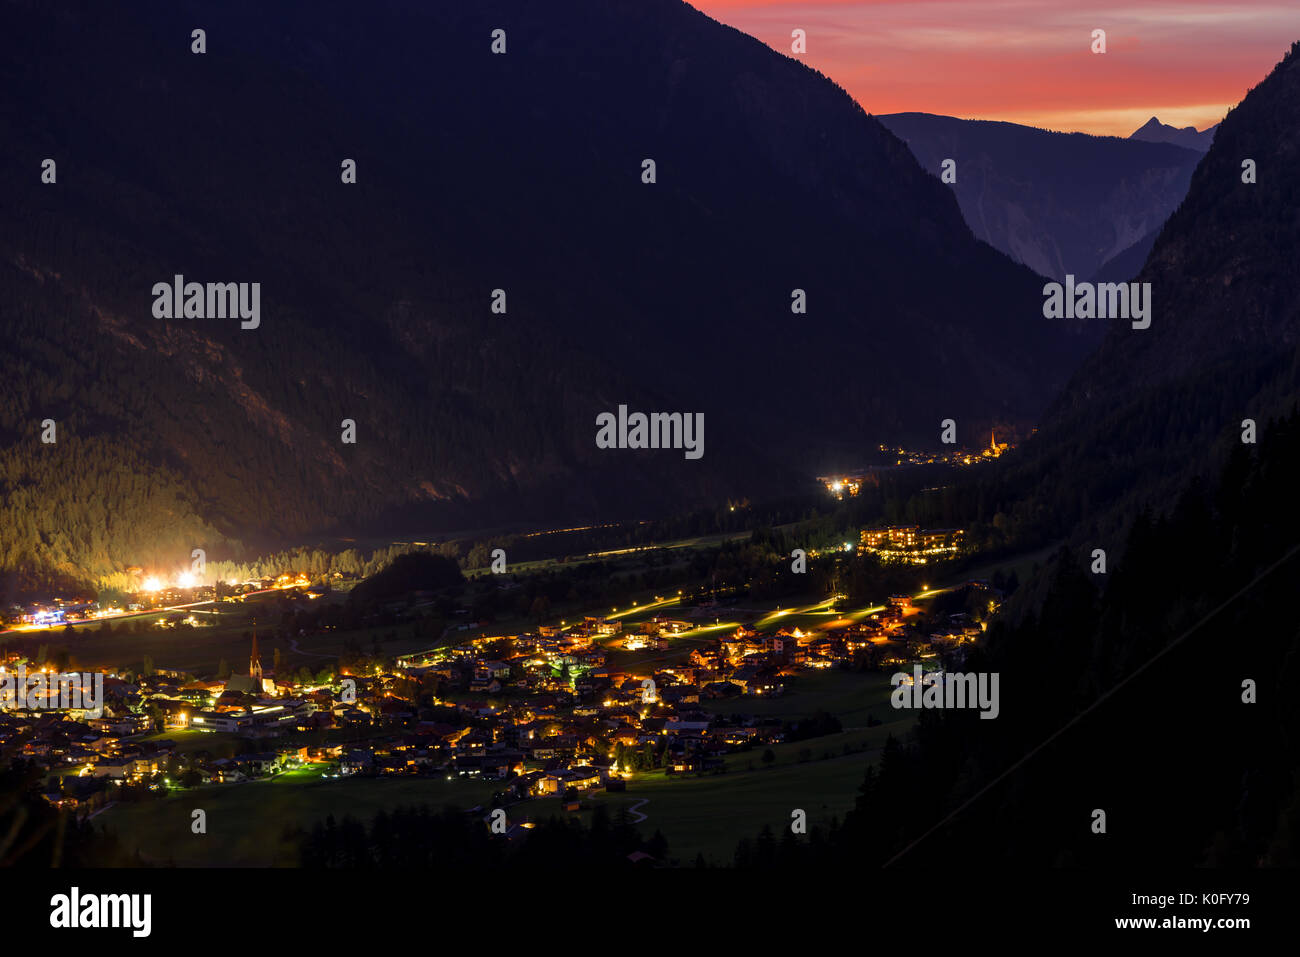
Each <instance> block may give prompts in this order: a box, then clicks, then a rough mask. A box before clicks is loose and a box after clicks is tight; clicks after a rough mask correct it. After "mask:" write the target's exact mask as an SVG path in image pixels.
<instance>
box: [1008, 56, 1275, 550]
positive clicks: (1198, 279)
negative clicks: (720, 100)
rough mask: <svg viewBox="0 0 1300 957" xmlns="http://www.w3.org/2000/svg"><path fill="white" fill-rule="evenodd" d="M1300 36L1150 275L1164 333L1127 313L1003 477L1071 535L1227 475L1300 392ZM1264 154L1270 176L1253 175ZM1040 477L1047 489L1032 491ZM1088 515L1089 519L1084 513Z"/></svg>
mask: <svg viewBox="0 0 1300 957" xmlns="http://www.w3.org/2000/svg"><path fill="white" fill-rule="evenodd" d="M1297 156H1300V44H1296V45H1294V46H1293V47H1292V48H1291V52H1290V53H1289V54H1288V55H1287V56H1286V57H1285V58H1284V59H1283V60H1282V61H1281V62H1280V63H1279V64H1278V66H1277V67H1276V68H1275V69H1274V70H1273V71H1272V73H1270V74H1269V76H1268V77H1267V78H1266V79H1265V80H1263V81H1262V82H1261V83H1260V84H1259V85H1257V86H1256V87H1255V88H1254V89H1253V90H1251V91H1250V93H1249V94H1248V95H1247V96H1246V97H1245V99H1244V100H1242V102H1241V103H1240V104H1239V105H1238V106H1237V107H1235V108H1234V109H1233V110H1232V111H1231V112H1230V113H1229V114H1228V116H1227V117H1225V119H1224V120H1223V123H1222V124H1221V125H1220V127H1219V130H1218V133H1217V135H1216V136H1215V140H1214V145H1213V146H1212V147H1211V148H1210V151H1209V152H1208V153H1207V154H1206V155H1205V158H1204V159H1203V160H1202V161H1201V163H1200V165H1199V166H1198V167H1197V169H1196V172H1195V174H1194V175H1193V178H1192V184H1191V187H1190V189H1189V190H1188V194H1187V198H1186V199H1185V200H1184V201H1183V203H1182V205H1181V206H1180V207H1179V208H1178V210H1177V211H1176V212H1175V213H1174V214H1173V215H1172V216H1171V217H1170V218H1169V221H1168V222H1167V223H1166V224H1165V226H1164V228H1163V229H1162V230H1161V232H1160V235H1159V238H1158V239H1157V240H1156V242H1155V245H1154V247H1153V248H1152V250H1151V253H1150V255H1149V256H1148V257H1147V259H1146V264H1145V266H1144V267H1143V268H1142V270H1141V272H1140V273H1139V274H1138V275H1137V276H1136V280H1137V281H1140V282H1149V283H1151V299H1152V303H1153V305H1152V318H1151V326H1150V328H1148V329H1133V328H1131V326H1130V324H1128V323H1125V322H1118V323H1111V324H1110V325H1109V328H1108V330H1107V334H1106V337H1105V338H1104V340H1103V341H1102V344H1101V345H1100V347H1099V348H1098V349H1097V351H1096V353H1094V354H1093V355H1092V356H1090V357H1089V358H1088V359H1087V360H1086V361H1085V363H1084V364H1083V366H1082V367H1081V368H1080V370H1079V372H1078V373H1077V374H1076V375H1075V376H1074V378H1073V379H1072V380H1071V383H1070V386H1069V388H1068V389H1067V390H1066V391H1065V393H1063V395H1062V397H1061V398H1060V400H1059V401H1058V402H1056V403H1055V404H1054V405H1053V407H1052V410H1051V411H1050V412H1049V414H1048V415H1047V416H1046V418H1045V421H1044V422H1043V424H1042V426H1041V427H1040V428H1039V430H1038V433H1037V435H1036V436H1035V437H1034V438H1033V439H1032V440H1031V441H1030V442H1028V443H1026V445H1025V446H1024V447H1023V448H1022V449H1020V450H1018V453H1017V455H1015V456H1013V457H1012V458H1011V459H1009V460H1008V462H1007V471H1006V472H1005V473H1004V474H1003V475H1001V476H1000V478H999V481H1000V482H1004V483H1006V485H1005V486H1004V488H1009V487H1016V488H1022V489H1024V490H1025V493H1024V494H1025V496H1026V498H1027V499H1030V500H1032V501H1034V502H1035V503H1036V505H1035V506H1034V507H1035V508H1037V509H1038V510H1039V512H1040V514H1042V515H1047V516H1051V520H1050V524H1051V525H1052V526H1053V530H1054V531H1055V533H1057V534H1065V533H1067V532H1069V531H1071V530H1072V529H1073V530H1074V531H1075V534H1076V535H1078V534H1089V529H1094V530H1100V531H1101V532H1103V533H1106V534H1108V533H1109V532H1107V530H1110V531H1115V530H1116V529H1117V528H1118V526H1119V525H1120V524H1122V523H1123V522H1124V521H1126V520H1127V519H1129V518H1131V516H1133V515H1135V514H1137V512H1138V511H1139V510H1140V509H1141V508H1143V507H1146V506H1152V507H1162V506H1163V505H1165V504H1167V503H1168V502H1169V501H1170V500H1171V497H1172V495H1173V494H1174V492H1175V491H1176V490H1177V489H1178V488H1179V487H1181V486H1182V485H1183V484H1184V483H1186V482H1187V481H1188V480H1189V479H1190V477H1191V476H1193V475H1198V474H1199V475H1203V476H1212V475H1214V474H1216V471H1217V469H1218V468H1219V467H1220V466H1221V463H1222V462H1223V460H1224V459H1225V457H1226V456H1227V455H1228V453H1229V452H1231V451H1232V450H1233V449H1235V448H1237V447H1238V446H1240V445H1241V443H1242V433H1243V425H1242V423H1243V421H1244V420H1246V419H1252V420H1254V421H1255V422H1256V425H1257V427H1258V429H1259V430H1262V429H1263V427H1264V426H1265V425H1266V423H1268V422H1269V421H1270V420H1272V419H1274V418H1277V417H1280V416H1283V415H1285V414H1287V413H1288V412H1289V411H1290V410H1291V408H1292V407H1293V406H1294V404H1295V403H1296V401H1297V399H1300V282H1298V281H1297V277H1296V271H1295V266H1294V263H1295V258H1296V254H1297V251H1298V250H1300V219H1298V218H1297V215H1296V210H1297V209H1300V187H1298V186H1297V185H1296V183H1295V182H1294V177H1292V176H1290V175H1289V174H1287V173H1284V172H1283V171H1284V170H1290V169H1292V168H1294V165H1295V161H1296V157H1297ZM1248 160H1250V161H1253V163H1254V164H1255V168H1256V178H1257V182H1254V183H1246V182H1243V175H1244V170H1243V164H1244V163H1246V161H1248ZM1031 488H1036V489H1037V491H1036V492H1030V491H1028V490H1029V489H1031ZM1080 522H1083V523H1084V524H1083V525H1079V523H1080Z"/></svg>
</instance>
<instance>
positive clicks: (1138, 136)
mask: <svg viewBox="0 0 1300 957" xmlns="http://www.w3.org/2000/svg"><path fill="white" fill-rule="evenodd" d="M1218 128H1219V124H1218V123H1215V124H1214V125H1213V126H1207V127H1206V128H1205V129H1203V130H1200V131H1198V130H1197V129H1196V127H1194V126H1184V127H1183V128H1182V129H1179V128H1178V127H1176V126H1169V125H1168V124H1167V123H1161V122H1160V120H1159V119H1157V118H1156V117H1154V116H1153V117H1151V119H1149V120H1147V121H1146V122H1145V123H1143V124H1142V125H1141V126H1139V127H1138V128H1137V129H1136V130H1134V131H1133V132H1132V133H1130V134H1129V137H1128V138H1129V139H1131V140H1142V141H1144V142H1147V143H1173V144H1174V145H1175V146H1181V147H1183V148H1185V149H1189V150H1196V151H1197V152H1199V153H1204V152H1205V151H1206V150H1208V149H1209V148H1210V144H1211V143H1213V142H1214V131H1215V130H1217V129H1218Z"/></svg>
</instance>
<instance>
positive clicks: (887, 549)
mask: <svg viewBox="0 0 1300 957" xmlns="http://www.w3.org/2000/svg"><path fill="white" fill-rule="evenodd" d="M965 536H966V532H965V530H964V529H960V528H932V529H919V528H917V527H916V526H915V525H890V526H887V527H885V528H866V529H863V530H862V535H861V539H860V541H861V547H862V550H863V551H865V552H871V553H872V554H873V555H876V556H877V557H879V558H880V560H881V561H885V562H907V563H910V564H913V565H924V564H926V563H928V562H931V561H940V560H943V559H945V558H954V557H956V556H957V554H958V553H959V552H960V551H961V547H962V543H963V541H964V539H965Z"/></svg>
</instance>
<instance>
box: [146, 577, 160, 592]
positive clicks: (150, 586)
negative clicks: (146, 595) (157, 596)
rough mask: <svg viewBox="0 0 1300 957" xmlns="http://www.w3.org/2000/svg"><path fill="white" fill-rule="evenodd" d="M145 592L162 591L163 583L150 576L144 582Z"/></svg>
mask: <svg viewBox="0 0 1300 957" xmlns="http://www.w3.org/2000/svg"><path fill="white" fill-rule="evenodd" d="M143 587H144V590H145V591H162V587H163V583H162V581H161V580H159V579H158V578H155V577H153V576H150V577H149V578H146V579H145V580H144V586H143Z"/></svg>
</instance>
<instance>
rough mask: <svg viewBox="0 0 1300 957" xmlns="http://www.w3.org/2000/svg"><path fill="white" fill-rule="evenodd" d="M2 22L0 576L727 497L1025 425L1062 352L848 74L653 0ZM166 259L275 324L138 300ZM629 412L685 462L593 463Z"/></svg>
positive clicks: (1027, 295)
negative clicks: (50, 174) (943, 437)
mask: <svg viewBox="0 0 1300 957" xmlns="http://www.w3.org/2000/svg"><path fill="white" fill-rule="evenodd" d="M3 14H4V19H5V23H6V29H5V30H4V31H0V89H3V91H4V93H3V94H0V95H3V97H4V101H5V102H4V103H3V109H0V138H2V139H3V140H4V142H5V149H4V150H3V152H2V153H0V179H2V180H3V182H4V183H5V184H6V194H5V198H4V202H3V204H0V301H3V302H4V307H3V309H4V313H3V320H2V321H0V338H3V342H2V343H0V397H2V401H0V441H2V442H3V445H4V447H5V448H6V453H7V454H6V466H5V471H4V473H3V475H0V488H2V489H3V502H4V509H3V512H0V528H3V530H4V534H3V535H0V542H2V543H3V548H2V549H0V568H7V569H11V570H12V569H15V568H24V569H27V570H29V571H31V570H33V569H39V570H42V573H43V574H47V575H51V576H56V575H71V576H74V577H84V576H85V575H86V574H87V573H88V572H93V573H102V572H104V571H106V570H112V569H121V568H122V567H123V565H125V564H141V565H143V564H146V563H151V562H160V563H164V564H166V565H168V566H175V565H176V564H178V563H179V562H180V561H182V560H188V556H189V554H190V549H191V548H193V547H197V546H202V547H206V548H208V549H209V550H210V557H215V556H216V555H218V554H220V553H222V551H223V549H229V548H233V547H234V546H233V544H232V543H235V542H239V541H242V542H244V543H249V544H252V545H256V546H259V547H265V546H267V545H272V544H278V543H281V542H284V541H286V540H294V539H301V538H302V537H303V536H306V535H310V534H313V533H315V532H317V531H320V530H324V529H335V528H344V529H347V530H349V531H351V532H353V533H358V532H361V531H364V532H371V533H374V534H383V533H384V531H385V530H387V529H392V528H395V527H398V526H399V523H400V527H401V528H403V529H404V530H406V532H408V533H409V532H410V531H412V530H417V529H418V530H420V531H421V533H422V534H427V535H429V536H431V537H432V536H436V535H437V534H438V533H439V532H440V531H442V530H446V529H448V528H457V527H459V528H464V527H467V524H468V523H473V524H472V525H470V526H469V527H484V526H485V525H488V524H491V523H500V524H507V523H515V524H531V525H534V526H536V525H550V524H553V523H555V522H569V521H573V520H577V519H586V518H595V517H600V516H605V515H629V514H631V515H634V516H635V515H640V514H643V513H647V512H652V511H656V510H660V511H662V510H665V509H668V508H680V507H684V506H687V505H696V504H699V503H716V504H718V505H719V506H722V505H723V504H724V503H725V501H726V499H727V497H728V496H732V495H736V496H740V495H760V494H764V493H766V492H770V491H772V490H774V489H776V488H782V487H785V488H788V487H789V483H790V482H792V481H794V480H796V479H797V478H798V477H800V476H805V475H810V474H816V471H817V470H818V469H819V468H821V467H823V466H824V465H826V464H827V463H828V462H834V461H845V460H847V459H849V458H850V457H851V456H857V455H860V454H861V450H862V449H863V448H871V447H873V446H874V445H875V444H876V443H877V442H878V441H888V440H906V441H922V440H928V441H930V442H934V441H935V440H936V439H937V432H938V428H939V422H940V419H941V418H945V417H953V418H956V419H958V421H959V426H960V434H961V437H962V438H963V439H966V438H969V439H970V440H971V441H976V440H977V439H976V437H982V435H983V434H984V428H985V424H986V423H989V422H992V421H1019V422H1026V421H1029V420H1031V419H1032V418H1033V417H1034V416H1035V415H1036V414H1037V413H1038V412H1039V411H1040V410H1041V409H1042V408H1044V407H1045V405H1046V403H1047V402H1048V401H1049V399H1050V397H1051V396H1052V395H1053V394H1054V393H1055V392H1056V391H1057V390H1058V389H1059V387H1060V385H1061V384H1062V383H1063V382H1064V380H1065V377H1066V376H1067V375H1068V371H1069V369H1070V368H1071V367H1072V366H1073V364H1074V362H1075V356H1076V355H1077V353H1078V352H1079V349H1080V341H1079V339H1078V338H1077V337H1071V336H1069V335H1067V334H1066V333H1065V332H1064V330H1063V329H1062V328H1061V327H1059V326H1052V325H1051V324H1048V323H1044V322H1042V321H1041V319H1040V318H1039V285H1040V281H1039V280H1038V279H1037V277H1035V276H1034V275H1032V274H1031V273H1030V272H1029V271H1028V270H1026V269H1023V268H1022V267H1020V266H1016V265H1014V264H1012V263H1010V262H1008V261H1007V260H1006V259H1005V258H1004V257H1003V256H1002V255H1001V254H999V253H997V252H996V251H994V250H993V249H990V248H989V247H987V246H984V245H983V244H981V243H979V242H977V241H976V239H975V238H974V237H973V236H972V235H971V233H970V230H969V229H968V228H967V227H966V226H965V224H964V223H963V222H962V219H961V215H960V213H959V211H958V208H957V205H956V203H955V202H954V201H953V198H952V196H951V195H950V192H949V190H948V189H947V188H946V187H944V186H942V185H941V184H940V183H939V182H938V181H937V180H935V179H934V178H933V177H932V176H929V175H928V174H927V173H926V172H925V171H923V170H922V169H921V168H920V167H919V166H918V165H917V163H916V161H915V159H914V158H913V157H912V155H911V153H910V152H909V151H908V150H907V148H906V147H905V146H904V145H903V143H901V142H900V141H899V140H898V139H897V138H895V137H894V136H893V135H892V134H891V133H889V132H888V131H887V130H886V129H885V128H884V127H882V126H881V125H880V124H879V123H878V122H876V121H875V120H873V119H872V118H870V117H868V116H867V115H866V114H865V113H864V112H863V111H862V110H861V109H860V108H859V107H858V106H857V105H856V103H854V102H853V100H852V99H851V98H850V97H849V96H848V95H847V94H846V93H844V91H843V90H841V89H840V88H838V87H836V86H835V85H834V84H832V83H831V82H830V81H828V80H827V79H826V78H825V77H823V76H820V75H819V74H817V73H815V72H813V71H811V70H809V69H807V68H806V67H804V66H803V65H801V64H799V63H797V62H795V61H794V60H792V59H789V58H787V57H783V56H781V55H779V54H777V53H774V52H773V51H771V50H770V49H768V48H767V47H765V46H764V45H763V44H761V43H759V42H758V41H756V40H754V39H752V38H750V37H747V36H745V35H743V34H741V33H739V32H738V31H736V30H733V29H730V28H727V27H723V26H721V25H720V24H718V23H716V22H714V21H712V20H710V19H709V18H707V17H705V16H703V15H702V14H700V13H698V12H697V11H695V10H694V9H692V8H690V7H689V6H687V5H685V4H683V3H680V2H678V0H637V2H632V0H615V2H610V0H575V2H572V3H566V4H563V5H558V6H557V5H549V4H546V5H543V4H536V3H530V2H525V0H483V2H476V3H472V4H437V5H430V4H424V3H416V2H413V0H387V2H378V3H371V4H367V5H365V8H364V11H363V10H361V9H359V8H356V7H354V6H353V5H350V4H345V3H342V2H340V0H330V2H323V3H312V4H301V5H296V6H295V5H274V6H267V5H264V4H258V3H252V2H234V3H227V4H222V5H220V6H219V7H214V6H213V5H211V4H200V3H194V2H179V3H176V2H167V3H162V2H146V3H140V4H133V5H131V6H129V7H120V8H119V7H112V8H109V7H106V6H105V7H97V6H93V5H92V6H84V7H83V6H80V5H75V6H74V5H66V4H60V3H53V4H45V3H31V2H26V0H7V2H5V3H4V10H3ZM196 27H201V28H202V29H204V30H205V31H206V42H207V52H206V53H205V54H202V55H196V54H194V53H192V52H191V31H192V30H193V29H195V28H196ZM496 28H503V29H505V30H506V31H507V33H506V35H507V42H508V47H507V49H508V52H507V53H506V55H503V56H501V55H493V54H492V53H491V50H490V47H491V43H492V37H491V34H492V31H493V30H494V29H496ZM45 158H52V159H55V160H56V161H57V164H58V165H57V182H56V183H55V184H53V185H49V184H43V183H42V182H41V180H40V175H41V164H42V161H43V160H44V159H45ZM345 158H350V159H354V160H355V161H356V163H357V183H356V184H355V185H343V184H342V183H341V182H340V168H341V163H342V161H343V160H344V159H345ZM647 158H651V159H653V160H654V161H655V162H656V163H657V182H656V183H654V184H653V185H646V184H643V182H642V162H643V160H645V159H647ZM178 274H179V275H183V276H184V277H185V278H186V280H188V281H198V282H258V283H260V284H261V285H260V290H261V325H260V327H259V328H258V329H256V330H248V331H244V330H241V329H240V328H239V327H238V323H237V322H235V321H233V320H228V319H224V320H223V319H193V318H192V319H179V320H178V319H172V320H168V319H157V318H155V317H154V316H153V314H152V306H153V294H152V292H151V290H152V287H153V285H154V284H155V283H157V282H160V281H163V282H170V281H171V279H172V277H173V276H174V275H178ZM494 289H503V290H505V291H506V294H507V312H506V314H504V315H501V314H494V313H493V312H492V311H491V310H490V302H491V296H492V291H493V290H494ZM794 289H803V290H806V292H807V301H808V312H807V314H806V315H795V314H792V311H791V301H792V298H791V297H792V290H794ZM620 403H626V404H627V405H628V406H629V407H630V408H631V409H632V410H638V409H639V410H644V411H656V410H657V411H665V412H670V411H681V412H688V411H689V412H703V413H705V417H706V423H707V428H706V430H705V436H704V438H705V449H706V451H705V455H704V457H703V459H701V460H699V461H690V460H687V459H686V458H685V457H684V456H683V454H682V453H681V452H680V451H659V452H649V451H642V452H636V451H609V450H601V449H597V448H596V445H595V432H596V428H595V421H596V416H597V414H598V413H600V412H604V411H611V410H614V409H616V408H617V406H618V405H619V404H620ZM45 419H52V420H54V421H55V422H56V423H57V426H58V429H59V431H58V441H57V443H56V444H53V445H46V444H42V443H41V442H40V441H39V435H40V423H41V422H42V421H43V420H45ZM347 419H350V420H353V421H354V422H355V423H356V429H357V441H356V443H355V444H342V443H341V441H340V436H341V434H342V428H343V426H342V423H343V421H344V420H347Z"/></svg>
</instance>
